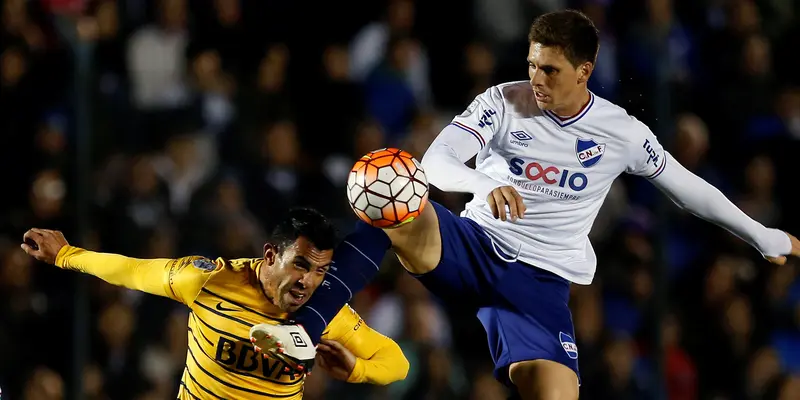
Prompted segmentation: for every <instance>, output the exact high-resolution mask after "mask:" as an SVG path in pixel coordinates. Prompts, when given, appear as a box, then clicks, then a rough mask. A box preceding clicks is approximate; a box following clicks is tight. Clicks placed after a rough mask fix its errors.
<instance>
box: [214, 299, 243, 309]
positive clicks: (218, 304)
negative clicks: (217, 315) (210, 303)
mask: <svg viewBox="0 0 800 400" xmlns="http://www.w3.org/2000/svg"><path fill="white" fill-rule="evenodd" d="M216 308H217V310H219V311H241V310H239V309H238V308H227V307H223V306H222V302H221V301H220V302H219V303H217V307H216Z"/></svg>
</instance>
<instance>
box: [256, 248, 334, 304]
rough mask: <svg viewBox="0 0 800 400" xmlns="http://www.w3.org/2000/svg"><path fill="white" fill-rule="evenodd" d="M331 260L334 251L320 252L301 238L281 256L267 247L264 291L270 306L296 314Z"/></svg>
mask: <svg viewBox="0 0 800 400" xmlns="http://www.w3.org/2000/svg"><path fill="white" fill-rule="evenodd" d="M332 257H333V250H319V249H317V248H316V247H314V245H312V244H311V242H309V241H308V240H307V239H306V238H304V237H300V238H298V239H297V240H296V241H295V242H294V244H293V245H291V246H289V247H287V248H286V249H285V250H284V251H283V253H281V254H276V253H275V247H273V246H272V245H270V244H267V245H266V246H264V261H265V262H266V266H267V267H268V268H267V269H268V271H269V272H268V275H267V282H266V284H265V285H264V286H265V287H264V289H265V291H266V292H267V295H268V296H269V297H270V298H271V300H272V302H273V304H275V305H276V306H278V307H279V308H280V309H281V310H283V311H284V312H294V311H297V309H298V308H300V306H302V305H303V304H305V302H306V301H308V299H309V298H310V297H311V295H312V294H313V293H314V291H315V290H317V288H318V287H319V285H320V284H322V281H323V280H324V279H325V274H326V273H327V272H328V268H330V264H331V258H332Z"/></svg>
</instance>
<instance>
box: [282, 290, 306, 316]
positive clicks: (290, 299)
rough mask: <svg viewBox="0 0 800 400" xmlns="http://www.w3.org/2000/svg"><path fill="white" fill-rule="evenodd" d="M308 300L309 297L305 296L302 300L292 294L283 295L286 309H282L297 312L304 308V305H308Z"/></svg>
mask: <svg viewBox="0 0 800 400" xmlns="http://www.w3.org/2000/svg"><path fill="white" fill-rule="evenodd" d="M308 298H309V296H304V297H302V298H300V297H296V296H294V295H292V294H291V293H286V294H284V295H283V305H284V307H282V308H283V309H284V310H285V311H287V312H295V311H297V310H298V309H299V308H300V307H302V306H303V304H306V301H308Z"/></svg>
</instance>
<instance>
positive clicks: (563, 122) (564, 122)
mask: <svg viewBox="0 0 800 400" xmlns="http://www.w3.org/2000/svg"><path fill="white" fill-rule="evenodd" d="M592 105H594V93H592V92H591V91H589V102H588V103H586V105H584V106H583V109H581V111H579V112H578V113H577V114H575V115H574V116H572V117H569V118H562V117H559V116H558V115H556V114H554V113H553V112H552V111H549V110H542V113H543V114H544V115H546V116H547V117H548V118H550V119H551V120H553V122H555V123H556V124H558V126H560V127H562V128H566V127H568V126H570V125H572V124H574V123H576V122H578V121H579V120H580V119H581V118H583V116H584V115H586V114H587V113H588V112H589V109H591V108H592Z"/></svg>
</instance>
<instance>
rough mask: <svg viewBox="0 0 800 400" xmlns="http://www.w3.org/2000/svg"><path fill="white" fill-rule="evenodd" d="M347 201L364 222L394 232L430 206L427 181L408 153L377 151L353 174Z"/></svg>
mask: <svg viewBox="0 0 800 400" xmlns="http://www.w3.org/2000/svg"><path fill="white" fill-rule="evenodd" d="M347 198H348V200H350V206H351V207H352V208H353V211H354V212H355V213H356V215H358V218H360V219H361V220H362V221H364V222H366V223H368V224H370V225H372V226H374V227H378V228H395V227H398V226H400V225H403V224H405V223H408V222H411V221H413V220H414V218H416V217H418V216H419V215H420V213H422V210H423V209H424V208H425V205H426V204H427V202H428V179H427V178H426V177H425V171H424V170H423V169H422V165H420V163H419V161H417V160H416V159H414V157H413V156H412V155H411V154H409V153H408V152H405V151H403V150H400V149H393V148H387V149H380V150H375V151H373V152H370V153H369V154H367V155H365V156H363V157H361V159H359V160H358V161H356V163H355V165H353V168H352V169H351V170H350V176H349V177H348V179H347Z"/></svg>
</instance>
